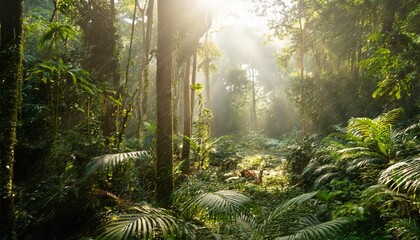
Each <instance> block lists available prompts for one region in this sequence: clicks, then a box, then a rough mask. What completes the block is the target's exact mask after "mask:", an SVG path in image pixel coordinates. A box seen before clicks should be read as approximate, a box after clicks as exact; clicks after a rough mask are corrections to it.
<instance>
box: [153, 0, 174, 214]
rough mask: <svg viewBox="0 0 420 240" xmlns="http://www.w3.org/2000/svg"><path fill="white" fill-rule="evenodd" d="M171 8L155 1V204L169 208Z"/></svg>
mask: <svg viewBox="0 0 420 240" xmlns="http://www.w3.org/2000/svg"><path fill="white" fill-rule="evenodd" d="M173 5H174V2H173V1H171V0H166V1H165V0H158V2H157V7H158V39H157V72H156V104H157V129H156V132H157V133H156V135H157V137H156V151H157V154H156V157H157V161H156V165H157V166H156V174H157V180H156V200H157V202H158V205H159V206H161V207H169V205H170V203H171V194H172V192H173V188H174V187H173V172H172V169H173V166H172V160H173V157H172V154H173V142H172V137H173V112H172V49H173V44H174V26H173V21H174V20H175V19H174V17H173V15H174V14H173V12H172V9H173Z"/></svg>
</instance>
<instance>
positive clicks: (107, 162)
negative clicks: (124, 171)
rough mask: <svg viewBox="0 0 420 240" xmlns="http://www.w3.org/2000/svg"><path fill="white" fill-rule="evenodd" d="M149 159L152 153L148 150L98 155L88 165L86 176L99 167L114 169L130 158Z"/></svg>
mask: <svg viewBox="0 0 420 240" xmlns="http://www.w3.org/2000/svg"><path fill="white" fill-rule="evenodd" d="M138 158H140V159H143V160H145V159H149V158H150V155H149V153H147V152H146V151H136V152H126V153H114V154H105V155H101V156H97V157H95V158H93V159H92V161H91V162H89V164H88V165H87V167H86V172H85V176H89V175H90V174H92V173H94V172H95V171H97V170H98V169H112V168H114V167H115V166H116V165H118V164H120V163H122V162H125V161H127V160H130V159H138Z"/></svg>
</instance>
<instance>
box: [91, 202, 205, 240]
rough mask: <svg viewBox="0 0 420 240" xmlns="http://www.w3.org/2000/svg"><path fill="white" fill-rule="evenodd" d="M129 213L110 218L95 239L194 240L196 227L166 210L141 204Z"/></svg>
mask: <svg viewBox="0 0 420 240" xmlns="http://www.w3.org/2000/svg"><path fill="white" fill-rule="evenodd" d="M129 211H130V212H132V213H124V214H120V215H115V216H112V217H111V221H110V222H109V223H108V224H107V225H106V226H105V229H104V232H103V233H102V234H101V235H100V236H99V237H98V238H97V239H102V240H111V239H115V240H117V239H118V240H120V239H121V240H122V239H124V240H128V239H156V238H159V237H163V238H164V239H195V231H196V228H197V227H196V226H194V225H193V224H190V223H186V222H184V221H183V220H180V219H177V218H176V217H174V216H173V215H172V214H171V213H170V212H169V211H168V210H165V209H161V208H154V207H152V206H150V205H148V204H142V205H139V206H133V207H130V208H129Z"/></svg>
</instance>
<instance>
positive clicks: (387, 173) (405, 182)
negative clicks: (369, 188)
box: [379, 157, 420, 194]
mask: <svg viewBox="0 0 420 240" xmlns="http://www.w3.org/2000/svg"><path fill="white" fill-rule="evenodd" d="M419 179H420V158H419V157H415V158H412V159H407V160H404V161H401V162H397V163H395V164H393V165H391V166H389V167H388V168H387V169H385V170H384V171H383V172H382V173H381V175H380V176H379V183H380V184H385V185H389V186H390V187H391V189H393V190H394V191H405V192H407V193H413V194H415V193H417V192H418V187H419V186H420V181H419Z"/></svg>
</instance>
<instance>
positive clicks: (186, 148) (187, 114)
mask: <svg viewBox="0 0 420 240" xmlns="http://www.w3.org/2000/svg"><path fill="white" fill-rule="evenodd" d="M190 65H191V57H188V58H187V60H186V62H185V72H184V138H183V143H182V156H181V158H182V160H184V161H185V164H184V168H183V169H182V173H184V174H189V173H190V148H191V146H190V138H191V98H190V97H191V87H190Z"/></svg>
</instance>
